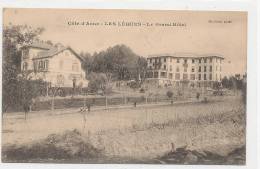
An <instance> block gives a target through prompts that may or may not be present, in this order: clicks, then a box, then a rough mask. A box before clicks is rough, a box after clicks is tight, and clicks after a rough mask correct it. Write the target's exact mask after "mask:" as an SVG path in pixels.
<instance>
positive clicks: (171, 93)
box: [166, 90, 173, 98]
mask: <svg viewBox="0 0 260 169" xmlns="http://www.w3.org/2000/svg"><path fill="white" fill-rule="evenodd" d="M166 95H167V97H168V98H172V96H173V92H172V91H170V90H169V91H167V93H166Z"/></svg>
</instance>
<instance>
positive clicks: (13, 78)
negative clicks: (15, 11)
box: [2, 24, 43, 112]
mask: <svg viewBox="0 0 260 169" xmlns="http://www.w3.org/2000/svg"><path fill="white" fill-rule="evenodd" d="M42 31H43V28H36V29H33V28H31V27H29V26H27V25H11V24H9V25H8V26H5V27H4V28H3V59H2V60H3V67H2V70H3V74H2V77H3V79H2V97H3V102H2V105H3V111H4V112H6V111H7V109H8V107H10V106H11V105H14V104H19V102H21V100H19V99H21V98H20V97H18V93H19V90H18V89H19V88H21V86H20V85H21V80H18V74H19V73H20V62H21V47H22V46H23V45H26V44H28V43H31V42H32V41H33V40H36V39H38V35H39V34H41V33H42Z"/></svg>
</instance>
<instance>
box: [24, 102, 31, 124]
mask: <svg viewBox="0 0 260 169" xmlns="http://www.w3.org/2000/svg"><path fill="white" fill-rule="evenodd" d="M23 110H24V120H26V119H27V113H28V112H29V111H30V105H29V103H24V104H23Z"/></svg>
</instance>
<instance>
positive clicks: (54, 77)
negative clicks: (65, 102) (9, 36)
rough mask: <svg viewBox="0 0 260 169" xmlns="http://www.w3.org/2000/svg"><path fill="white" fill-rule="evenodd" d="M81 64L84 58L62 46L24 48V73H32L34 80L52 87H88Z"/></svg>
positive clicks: (27, 46) (28, 46)
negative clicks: (41, 81)
mask: <svg viewBox="0 0 260 169" xmlns="http://www.w3.org/2000/svg"><path fill="white" fill-rule="evenodd" d="M81 63H82V58H81V57H80V56H79V55H78V54H77V53H76V52H75V51H74V50H72V49H71V48H70V47H64V46H62V45H61V44H57V45H49V44H45V43H32V44H30V45H26V46H24V47H22V59H21V69H22V71H31V72H32V73H31V76H32V77H33V78H34V79H42V80H44V81H46V82H49V83H50V85H51V87H87V84H88V81H87V80H86V79H85V76H86V75H85V71H84V70H83V69H82V66H81Z"/></svg>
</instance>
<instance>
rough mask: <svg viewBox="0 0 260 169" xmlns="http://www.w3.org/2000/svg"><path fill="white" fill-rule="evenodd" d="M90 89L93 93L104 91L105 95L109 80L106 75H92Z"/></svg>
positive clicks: (90, 75)
mask: <svg viewBox="0 0 260 169" xmlns="http://www.w3.org/2000/svg"><path fill="white" fill-rule="evenodd" d="M88 80H89V83H88V88H89V90H90V91H91V92H97V91H98V90H102V91H103V93H104V92H105V90H106V87H107V82H108V81H107V78H106V75H105V74H104V73H94V72H92V73H90V74H89V76H88Z"/></svg>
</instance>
